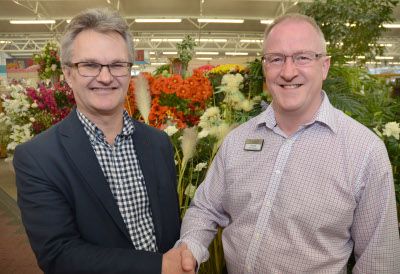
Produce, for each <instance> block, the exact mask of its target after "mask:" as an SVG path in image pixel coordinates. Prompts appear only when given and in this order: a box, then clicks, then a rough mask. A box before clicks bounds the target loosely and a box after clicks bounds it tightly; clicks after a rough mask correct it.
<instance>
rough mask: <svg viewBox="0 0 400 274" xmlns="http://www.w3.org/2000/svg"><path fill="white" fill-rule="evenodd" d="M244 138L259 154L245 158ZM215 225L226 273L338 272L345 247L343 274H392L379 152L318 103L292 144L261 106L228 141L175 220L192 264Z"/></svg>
mask: <svg viewBox="0 0 400 274" xmlns="http://www.w3.org/2000/svg"><path fill="white" fill-rule="evenodd" d="M250 139H259V140H264V146H263V147H262V149H260V150H255V151H252V150H246V149H245V144H246V141H248V140H250ZM217 224H218V225H220V226H221V227H224V228H225V229H224V231H223V233H222V242H223V247H224V255H225V256H224V257H225V260H226V263H227V269H228V273H229V274H255V273H257V274H258V273H262V274H276V273H279V274H281V273H284V274H292V273H293V274H298V273H307V274H321V273H326V274H328V273H329V274H338V273H340V274H343V273H346V264H347V261H348V259H349V257H350V254H351V252H352V251H353V249H354V254H355V258H356V264H355V266H354V268H353V271H352V273H354V274H361V273H362V274H364V273H379V274H381V273H385V274H394V273H400V260H399V258H400V241H399V230H398V226H397V216H396V200H395V193H394V184H393V177H392V170H391V166H390V162H389V157H388V154H387V151H386V149H385V145H384V143H383V142H382V141H381V140H380V139H379V138H378V137H377V136H376V135H375V134H374V133H373V132H371V131H370V130H368V129H367V128H366V127H364V126H363V125H361V124H360V123H358V122H356V121H355V120H353V119H351V118H350V117H348V116H346V115H345V114H343V112H341V111H339V110H337V109H335V108H334V107H333V106H332V105H331V104H330V103H329V100H328V98H327V96H326V95H324V99H323V102H322V105H321V107H320V109H319V111H318V112H317V113H316V116H315V119H314V120H313V121H312V122H311V123H309V124H305V125H303V126H302V127H301V128H300V129H299V130H298V131H297V132H296V133H294V134H293V135H292V136H289V137H288V136H286V135H285V134H284V133H283V132H282V131H281V130H280V129H279V127H278V126H277V123H276V120H275V115H274V111H273V108H272V107H271V106H269V107H268V108H267V110H266V111H264V112H263V113H262V114H260V115H259V116H257V117H255V118H253V119H251V120H250V121H248V122H247V123H244V124H242V125H240V126H239V127H237V128H236V129H234V130H233V131H232V132H231V133H230V134H228V136H227V137H226V138H225V140H224V142H223V144H222V145H221V147H220V149H219V152H218V153H217V155H216V156H215V158H214V161H213V164H212V165H211V166H210V168H209V170H208V173H207V177H206V179H205V181H204V182H203V183H202V184H201V185H200V186H199V188H198V189H197V191H196V195H195V197H194V199H193V201H192V204H191V206H190V208H189V209H188V210H187V211H186V214H185V216H184V218H183V222H182V227H181V241H179V242H182V241H183V242H186V243H187V244H188V247H189V248H190V249H191V250H192V252H193V254H194V256H195V257H196V259H197V261H198V262H199V263H200V262H203V261H205V260H206V259H207V257H208V250H207V247H208V245H209V243H210V241H211V239H212V238H213V237H214V235H215V232H216V226H217ZM179 242H178V244H179Z"/></svg>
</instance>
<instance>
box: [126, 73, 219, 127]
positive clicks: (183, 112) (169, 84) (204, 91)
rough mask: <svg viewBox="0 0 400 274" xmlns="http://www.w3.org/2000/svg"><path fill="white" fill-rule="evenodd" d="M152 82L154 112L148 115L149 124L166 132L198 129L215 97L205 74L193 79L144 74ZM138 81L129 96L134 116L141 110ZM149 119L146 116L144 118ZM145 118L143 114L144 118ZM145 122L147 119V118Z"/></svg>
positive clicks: (199, 74)
mask: <svg viewBox="0 0 400 274" xmlns="http://www.w3.org/2000/svg"><path fill="white" fill-rule="evenodd" d="M144 78H146V79H147V81H148V87H149V92H150V95H151V98H152V99H151V100H152V101H151V109H150V113H149V114H148V121H149V124H150V125H152V126H155V127H158V128H164V127H167V126H168V125H171V124H174V125H176V126H177V127H178V128H185V127H188V126H189V127H190V126H194V125H196V124H197V123H198V122H199V119H200V118H199V117H200V115H201V113H202V112H203V111H204V109H205V107H206V102H207V100H208V99H210V98H211V96H212V94H213V90H212V86H211V83H210V81H209V80H208V79H207V78H206V77H205V76H204V75H203V74H202V73H201V72H194V73H193V75H192V76H189V77H187V78H182V76H181V75H177V74H173V75H168V76H164V75H157V76H154V77H153V76H151V75H150V74H144ZM136 81H137V80H134V81H133V83H131V85H130V89H129V93H128V106H127V108H128V109H130V110H131V114H133V115H134V111H135V110H136V109H138V107H137V105H138V104H137V103H138V102H137V98H135V97H137V96H136V95H135V92H137V91H135V90H137V87H136V86H137V85H136V83H135V82H136ZM144 116H146V114H144ZM142 117H143V114H142ZM143 119H144V118H143Z"/></svg>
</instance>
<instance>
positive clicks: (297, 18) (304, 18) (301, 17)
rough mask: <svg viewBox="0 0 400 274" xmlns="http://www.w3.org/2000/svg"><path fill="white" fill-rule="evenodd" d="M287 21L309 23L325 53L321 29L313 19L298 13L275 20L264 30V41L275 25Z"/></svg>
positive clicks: (324, 42)
mask: <svg viewBox="0 0 400 274" xmlns="http://www.w3.org/2000/svg"><path fill="white" fill-rule="evenodd" d="M287 20H291V21H300V22H301V21H302V22H306V23H309V24H310V25H311V26H312V27H313V28H314V29H315V30H316V31H317V33H318V35H319V36H320V38H321V44H322V48H323V50H324V52H325V53H326V40H325V36H324V33H323V32H322V30H321V28H320V27H319V26H318V24H317V22H316V21H315V20H314V18H312V17H309V16H307V15H304V14H300V13H287V14H284V15H281V16H279V17H277V18H275V20H274V21H273V22H272V23H271V24H270V25H269V26H268V27H267V28H266V29H265V32H264V41H265V40H266V39H267V37H268V35H269V33H270V32H271V30H272V29H273V28H274V27H275V26H276V25H278V24H279V23H281V22H283V21H287Z"/></svg>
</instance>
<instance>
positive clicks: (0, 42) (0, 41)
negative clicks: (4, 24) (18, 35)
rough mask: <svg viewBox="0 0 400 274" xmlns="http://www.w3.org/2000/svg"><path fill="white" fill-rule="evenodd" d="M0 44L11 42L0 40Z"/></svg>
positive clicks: (9, 42)
mask: <svg viewBox="0 0 400 274" xmlns="http://www.w3.org/2000/svg"><path fill="white" fill-rule="evenodd" d="M0 44H11V41H7V40H0Z"/></svg>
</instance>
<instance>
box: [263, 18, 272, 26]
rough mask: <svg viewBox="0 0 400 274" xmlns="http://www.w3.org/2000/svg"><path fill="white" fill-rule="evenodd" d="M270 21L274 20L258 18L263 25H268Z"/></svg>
mask: <svg viewBox="0 0 400 274" xmlns="http://www.w3.org/2000/svg"><path fill="white" fill-rule="evenodd" d="M272 22H274V20H272V19H268V20H260V23H261V24H265V25H269V24H271V23H272Z"/></svg>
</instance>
